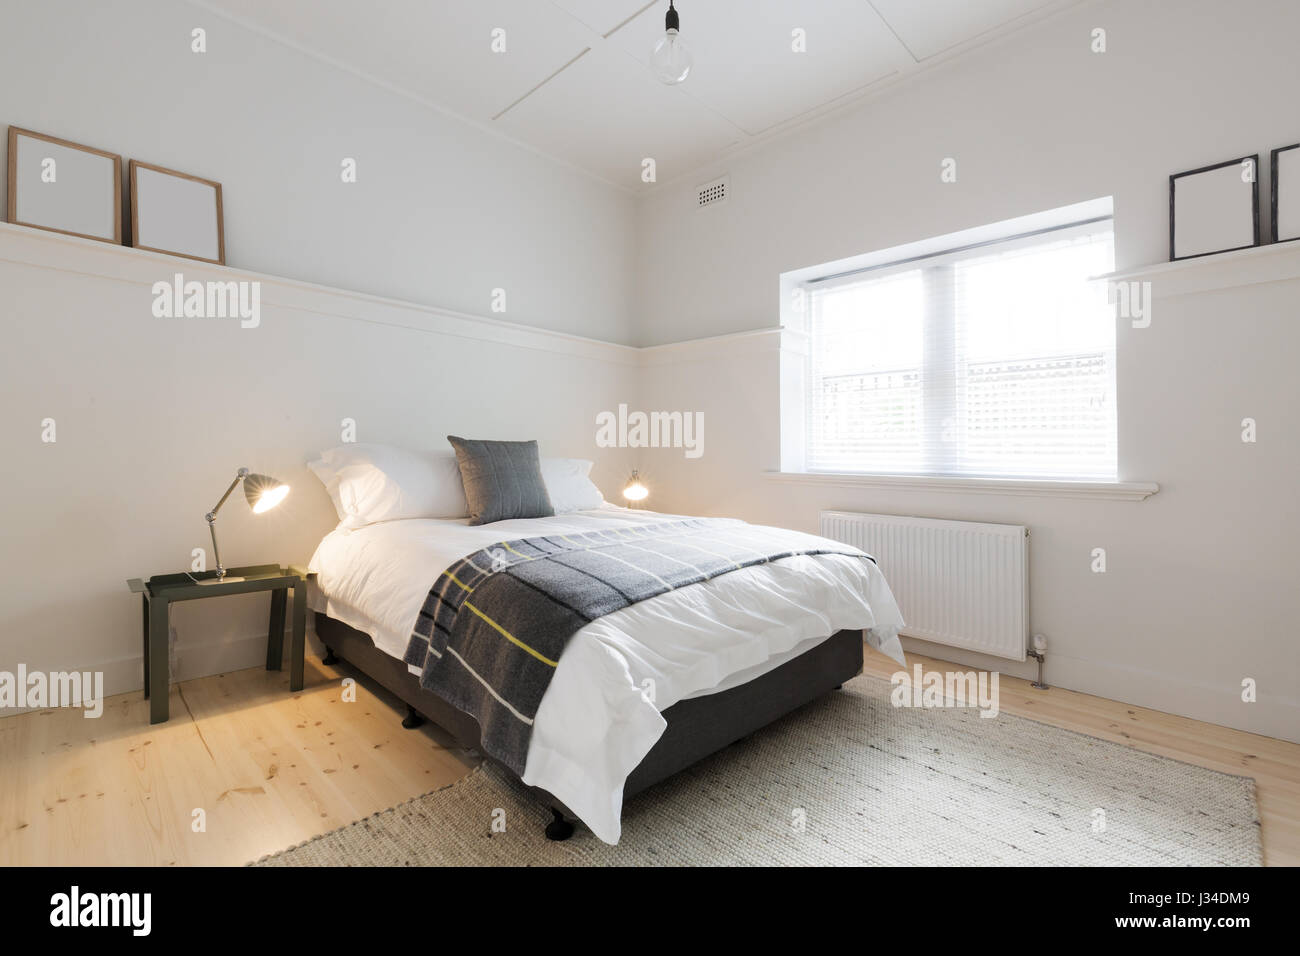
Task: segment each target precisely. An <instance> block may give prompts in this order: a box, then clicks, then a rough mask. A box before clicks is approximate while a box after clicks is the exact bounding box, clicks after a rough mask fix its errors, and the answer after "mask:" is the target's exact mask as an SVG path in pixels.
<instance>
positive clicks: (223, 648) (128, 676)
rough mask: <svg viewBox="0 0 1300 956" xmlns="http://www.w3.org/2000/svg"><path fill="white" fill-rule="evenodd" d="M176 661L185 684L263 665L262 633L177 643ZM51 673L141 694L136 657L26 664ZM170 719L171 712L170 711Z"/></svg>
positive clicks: (311, 640)
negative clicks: (76, 674)
mask: <svg viewBox="0 0 1300 956" xmlns="http://www.w3.org/2000/svg"><path fill="white" fill-rule="evenodd" d="M311 618H312V615H310V614H308V615H307V646H308V648H309V649H317V648H319V647H320V643H319V642H318V641H317V640H316V633H315V629H314V628H313V627H312V623H311ZM289 628H290V625H288V624H286V626H285V637H284V652H285V671H284V673H285V674H286V675H288V673H289V671H288V654H289V640H290V637H291V634H290V632H289ZM176 660H177V661H178V662H179V663H180V667H179V673H178V675H177V680H179V681H187V680H195V679H197V678H200V677H211V676H213V675H215V674H225V673H228V672H230V671H239V670H246V669H248V668H250V667H265V666H266V632H265V631H263V632H262V633H260V634H254V635H252V636H251V637H240V638H236V639H235V640H232V641H221V642H212V641H204V642H195V643H193V644H184V643H181V644H178V645H177V647H176ZM52 670H76V671H81V672H83V673H84V672H86V671H90V672H91V673H96V672H102V673H103V675H104V696H105V697H106V698H107V697H116V696H117V695H119V694H142V693H144V660H143V658H142V657H141V656H140V655H139V654H129V655H127V656H126V657H114V658H111V659H110V660H106V661H101V662H99V663H92V664H81V665H79V666H77V667H73V668H69V667H67V665H66V664H59V665H53V664H51V665H44V664H36V663H27V671H28V673H34V672H37V671H44V672H47V673H48V672H49V671H52ZM44 709H46V708H43V707H15V708H13V709H6V710H5V712H4V714H3V715H0V719H2V718H3V717H12V716H16V715H18V714H25V713H28V712H29V711H32V710H44ZM173 716H175V712H174V711H173Z"/></svg>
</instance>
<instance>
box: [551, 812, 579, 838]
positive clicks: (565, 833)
mask: <svg viewBox="0 0 1300 956" xmlns="http://www.w3.org/2000/svg"><path fill="white" fill-rule="evenodd" d="M551 813H553V814H555V819H554V820H552V821H551V822H550V823H548V824H546V839H548V840H554V841H555V842H557V843H558V842H559V841H561V840H567V839H568V838H569V837H571V836H573V824H572V823H570V822H569V821H568V820H566V819H564V814H563V813H561V812H560V811H559V810H557V809H555V807H551Z"/></svg>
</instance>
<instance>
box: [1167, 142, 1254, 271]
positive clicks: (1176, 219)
mask: <svg viewBox="0 0 1300 956" xmlns="http://www.w3.org/2000/svg"><path fill="white" fill-rule="evenodd" d="M1257 245H1259V154H1258V153H1256V154H1255V155H1254V156H1242V157H1240V158H1238V159H1230V160H1228V161H1227V162H1223V163H1215V164H1214V165H1213V166H1203V167H1201V168H1200V169H1192V170H1189V171H1187V172H1185V173H1175V174H1174V175H1172V176H1170V177H1169V259H1170V261H1171V262H1172V261H1175V260H1178V259H1194V258H1196V257H1197V256H1209V255H1213V254H1214V253H1216V252H1230V251H1232V250H1234V249H1246V248H1249V247H1251V246H1257Z"/></svg>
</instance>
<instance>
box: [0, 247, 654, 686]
mask: <svg viewBox="0 0 1300 956" xmlns="http://www.w3.org/2000/svg"><path fill="white" fill-rule="evenodd" d="M175 262H176V260H174V259H171V258H169V257H165V256H161V255H156V254H153V253H146V252H140V251H138V250H132V249H124V248H122V247H120V246H112V245H107V244H103V243H97V242H94V241H91V240H83V239H75V238H66V237H60V236H57V235H55V234H53V233H45V232H39V231H36V230H29V229H25V228H23V227H21V226H8V225H5V226H0V289H3V290H4V303H3V323H4V329H5V348H4V349H3V351H2V352H0V407H3V409H4V415H3V416H0V445H2V446H3V447H4V449H5V464H4V474H5V478H4V493H3V495H0V528H3V529H4V536H3V537H4V540H3V546H2V547H0V580H3V581H4V582H6V583H5V586H4V587H3V588H0V671H9V672H11V673H12V672H13V671H14V670H15V668H16V666H17V664H18V663H19V662H22V663H25V664H26V665H27V667H28V669H29V670H68V669H82V670H86V669H92V670H103V671H104V672H105V682H106V687H107V689H108V692H109V693H120V692H122V691H125V690H129V689H133V688H138V687H139V686H140V652H141V646H140V607H139V603H138V602H139V599H138V598H137V597H136V596H135V595H132V594H129V593H128V592H127V588H126V583H125V582H126V579H127V578H130V577H146V578H147V577H148V576H150V575H151V574H158V573H165V572H175V571H181V570H185V569H187V568H188V567H189V566H190V555H191V550H192V549H194V548H204V549H206V550H207V554H208V565H209V567H211V566H212V563H213V562H212V554H211V550H210V544H209V541H208V532H207V525H206V523H205V522H204V520H203V516H204V514H205V513H206V512H207V511H208V510H209V509H210V508H211V507H212V506H213V504H214V503H215V502H216V500H217V498H218V497H219V496H220V495H221V493H222V492H223V491H224V490H225V487H226V485H227V484H228V483H229V482H230V480H231V479H232V478H233V477H234V473H235V469H236V468H238V467H240V466H248V467H250V468H251V469H252V470H253V471H255V472H259V473H264V474H269V475H274V476H275V477H277V478H280V479H282V480H284V481H287V482H288V483H289V484H290V485H291V486H292V489H293V490H292V492H291V494H290V496H289V498H287V499H286V500H285V503H284V504H282V505H281V506H280V507H278V508H277V509H275V510H274V511H270V512H267V513H266V514H264V515H253V514H252V512H251V511H250V509H248V508H247V507H246V506H245V505H244V504H243V502H242V500H241V499H239V498H238V497H236V498H235V499H232V500H231V502H230V503H228V504H227V506H226V507H225V508H224V509H223V510H222V511H221V514H220V516H219V518H218V534H219V536H220V542H221V546H222V551H221V554H222V559H223V561H224V563H225V564H226V565H227V566H228V567H236V566H239V565H241V564H263V563H276V562H278V563H281V564H288V563H292V562H300V563H301V562H305V561H306V560H307V559H308V558H310V556H311V554H312V551H313V550H314V549H315V547H316V544H317V543H318V542H319V541H320V539H321V537H323V536H324V534H325V533H327V532H328V531H330V530H331V529H332V528H333V527H334V525H335V524H336V523H337V518H336V517H335V515H334V510H333V507H332V506H331V504H330V502H329V498H328V496H327V495H326V494H325V490H324V488H323V486H322V485H321V483H320V482H319V481H318V480H317V479H316V478H315V477H314V476H313V475H311V473H310V472H309V471H308V470H307V469H306V467H305V464H306V462H307V461H308V460H309V459H310V458H312V457H314V456H315V454H316V453H317V452H319V451H320V450H321V449H324V448H329V447H331V446H334V445H337V444H339V442H340V438H341V428H340V424H341V422H342V420H343V419H344V418H351V419H354V420H355V422H356V424H357V436H356V437H357V439H358V440H360V441H374V442H391V443H395V444H401V445H405V446H408V447H411V448H416V449H427V450H441V451H444V452H449V451H450V448H449V446H448V445H447V443H446V440H445V436H446V435H447V434H448V432H452V433H457V432H459V433H462V434H472V435H480V436H483V437H490V438H536V439H538V441H539V443H540V445H541V449H542V453H543V454H544V455H549V456H574V457H586V458H593V459H596V460H597V467H596V469H595V470H594V472H593V478H594V479H595V480H596V482H597V484H599V485H600V486H601V487H602V489H603V490H604V491H605V493H606V495H607V496H612V495H613V494H614V493H615V492H616V490H617V488H618V487H619V484H620V482H621V480H622V479H623V478H624V476H625V475H626V473H627V469H626V467H625V466H626V465H627V463H628V459H627V455H626V453H623V452H617V451H613V452H604V451H602V450H600V449H597V448H596V447H595V426H594V423H595V418H596V414H597V412H599V411H601V410H602V409H606V408H612V407H616V406H617V404H618V402H620V401H635V398H634V397H633V395H632V393H631V391H630V386H629V382H630V381H631V380H632V378H633V376H634V375H635V372H636V361H637V360H636V353H635V350H633V349H629V348H626V347H622V346H616V345H606V344H602V343H596V342H591V341H589V340H583V339H575V338H573V337H569V336H563V335H559V334H555V333H543V332H536V331H533V330H530V329H527V328H526V327H522V326H513V327H512V326H504V325H502V324H494V323H491V322H488V321H484V320H481V319H476V318H474V317H470V316H461V315H458V314H455V313H448V312H445V311H441V310H430V309H424V308H421V307H418V306H411V305H407V304H403V303H398V302H392V301H387V300H382V299H377V298H374V297H371V296H365V295H353V294H349V293H343V292H339V291H336V290H330V289H323V288H320V287H315V286H307V285H303V284H300V283H295V282H290V281H282V280H277V279H274V278H272V277H265V276H261V277H259V276H256V275H250V274H245V273H241V272H238V271H236V270H231V269H221V268H219V267H208V266H203V265H201V264H199V263H194V264H193V268H191V267H190V266H187V267H186V269H185V271H186V274H187V277H189V278H193V279H197V280H199V281H204V280H206V279H209V278H221V279H234V280H253V279H257V280H259V281H261V282H262V316H261V324H260V325H259V326H258V327H257V328H241V327H240V325H239V322H238V321H237V320H235V319H192V318H191V319H183V318H182V319H159V318H154V316H153V314H152V309H151V305H152V302H153V293H152V288H151V287H152V284H153V283H154V282H155V281H157V280H158V279H159V277H160V275H163V276H165V275H169V274H170V270H172V269H173V268H174V265H175ZM46 418H52V419H54V421H55V426H56V432H55V437H56V441H55V442H53V443H47V442H43V441H42V424H41V423H42V421H43V420H44V419H46ZM436 574H437V569H430V575H431V578H430V580H432V576H433V575H436ZM267 607H268V605H267V599H266V596H265V595H256V596H249V597H247V598H243V597H237V598H229V599H220V600H217V599H208V600H204V601H199V602H194V603H191V604H183V605H179V606H178V607H177V608H176V609H175V610H174V612H173V615H172V620H173V624H174V625H175V626H176V627H177V630H178V631H179V639H178V643H179V654H178V656H179V673H180V675H181V676H182V677H188V676H196V675H200V674H206V673H213V672H215V671H218V670H225V669H232V668H235V667H248V666H253V665H254V664H256V663H258V662H259V661H260V660H264V655H265V634H266V624H267V620H266V618H267Z"/></svg>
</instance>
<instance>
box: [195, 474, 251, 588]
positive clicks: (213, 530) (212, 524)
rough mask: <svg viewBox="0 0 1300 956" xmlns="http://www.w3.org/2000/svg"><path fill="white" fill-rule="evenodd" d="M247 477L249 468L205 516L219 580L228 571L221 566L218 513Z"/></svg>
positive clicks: (231, 484)
mask: <svg viewBox="0 0 1300 956" xmlns="http://www.w3.org/2000/svg"><path fill="white" fill-rule="evenodd" d="M246 477H248V469H247V468H241V469H239V471H238V473H236V475H235V480H234V481H232V482H231V483H230V487H229V488H227V489H226V493H225V494H224V495H222V496H221V500H220V501H218V502H217V503H216V505H214V506H213V508H212V510H211V511H209V512H208V513H207V514H206V515H204V518H205V519H206V520H207V522H208V533H209V534H211V535H212V560H213V561H215V562H216V563H217V578H218V579H221V578H224V577H225V576H226V569H225V568H223V567H222V566H221V551H220V549H219V548H218V547H217V512H218V511H220V510H221V506H222V505H224V504H225V503H226V499H227V498H229V497H230V493H231V492H232V491H234V490H235V486H236V485H238V484H239V483H240V482H241V481H243V480H244V479H245V478H246Z"/></svg>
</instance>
